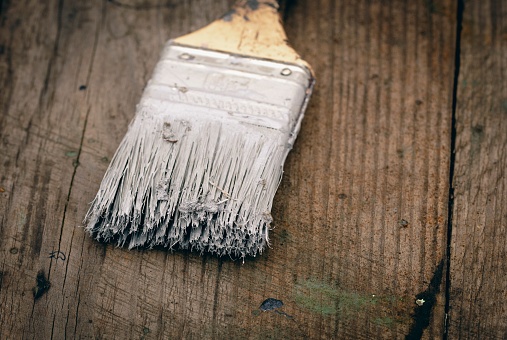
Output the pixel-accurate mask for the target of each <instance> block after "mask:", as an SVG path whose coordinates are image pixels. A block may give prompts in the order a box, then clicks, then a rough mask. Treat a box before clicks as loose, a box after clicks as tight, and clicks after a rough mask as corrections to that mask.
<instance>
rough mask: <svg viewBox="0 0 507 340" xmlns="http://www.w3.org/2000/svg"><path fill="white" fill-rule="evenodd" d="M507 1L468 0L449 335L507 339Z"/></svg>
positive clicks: (462, 51)
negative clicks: (506, 300)
mask: <svg viewBox="0 0 507 340" xmlns="http://www.w3.org/2000/svg"><path fill="white" fill-rule="evenodd" d="M506 17H507V4H506V3H505V2H502V1H470V2H469V1H467V2H466V3H465V7H464V12H463V28H462V34H461V49H460V60H461V62H460V65H461V66H460V74H459V78H458V95H457V110H456V132H457V133H456V161H455V171H454V180H453V187H454V209H453V217H452V218H453V223H452V237H451V246H452V247H451V263H450V264H451V267H450V302H449V304H450V310H449V321H450V329H449V339H506V338H507V308H505V303H504V301H505V298H506V296H507V264H506V263H507V262H506V257H507V159H506V152H507V133H506V132H507V20H506V19H505V18H506Z"/></svg>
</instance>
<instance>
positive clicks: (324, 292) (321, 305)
mask: <svg viewBox="0 0 507 340" xmlns="http://www.w3.org/2000/svg"><path fill="white" fill-rule="evenodd" d="M410 301H411V300H410V298H408V297H399V296H379V295H375V294H372V293H369V292H368V293H365V292H357V291H351V290H346V289H343V288H342V287H339V286H338V285H333V284H329V283H327V282H322V281H318V280H315V279H309V280H304V281H299V282H297V283H296V285H295V294H294V302H295V303H296V305H298V306H299V307H301V308H303V309H305V310H307V311H309V312H312V313H315V314H319V315H322V316H329V317H331V316H337V317H339V318H340V319H350V318H352V317H357V316H360V315H361V317H362V318H368V319H370V321H371V322H373V323H374V324H376V325H378V326H381V327H387V328H391V327H393V326H395V325H396V324H400V323H410V313H411V310H412V307H413V306H412V304H411V303H410Z"/></svg>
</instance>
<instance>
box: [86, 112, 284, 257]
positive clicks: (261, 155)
mask: <svg viewBox="0 0 507 340" xmlns="http://www.w3.org/2000/svg"><path fill="white" fill-rule="evenodd" d="M287 140H288V136H287V132H282V131H279V130H275V129H271V128H266V127H259V126H254V125H249V124H245V123H242V122H236V121H222V120H211V119H203V118H202V117H201V118H200V119H193V120H192V121H190V120H188V119H184V118H182V117H175V118H171V117H168V116H167V115H143V114H139V115H138V116H137V117H136V119H135V120H134V121H133V122H132V124H131V126H130V127H129V131H128V133H127V135H126V136H125V138H124V139H123V141H122V142H121V145H120V147H119V148H118V150H117V152H116V154H115V156H114V157H113V160H112V162H111V165H110V167H109V169H108V170H107V172H106V174H105V177H104V179H103V181H102V184H101V187H100V190H99V192H98V194H97V196H96V197H95V199H94V201H93V203H92V206H91V208H90V210H89V212H88V214H87V217H86V220H87V222H88V223H87V227H86V230H87V231H89V232H90V233H91V234H92V235H93V236H94V237H96V238H97V239H100V240H104V241H115V242H116V243H117V244H118V245H119V246H124V245H126V246H128V247H129V248H133V247H138V246H142V247H150V248H151V247H154V246H158V245H160V246H164V247H168V248H173V247H176V246H177V247H179V248H183V249H195V250H198V251H208V252H212V253H217V254H219V255H224V254H232V255H236V256H242V257H244V256H246V255H256V254H257V253H261V252H262V250H263V249H264V247H265V246H266V244H267V243H268V229H269V226H270V223H271V221H272V219H271V215H270V211H271V205H272V201H273V197H274V195H275V192H276V189H277V187H278V185H279V183H280V179H281V175H282V167H283V162H284V159H285V157H286V155H287V152H288V148H289V145H288V144H287Z"/></svg>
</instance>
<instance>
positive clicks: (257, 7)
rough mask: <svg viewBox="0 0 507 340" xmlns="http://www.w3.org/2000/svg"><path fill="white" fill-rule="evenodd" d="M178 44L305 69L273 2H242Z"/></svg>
mask: <svg viewBox="0 0 507 340" xmlns="http://www.w3.org/2000/svg"><path fill="white" fill-rule="evenodd" d="M175 42H176V43H178V44H183V45H188V46H194V47H199V48H206V49H211V50H218V51H223V52H228V53H233V54H239V55H244V56H251V57H256V58H263V59H269V60H275V61H281V62H287V63H295V64H299V65H301V66H304V67H307V68H308V69H310V70H311V68H310V66H309V65H308V63H307V62H306V61H304V60H302V59H301V57H300V56H299V54H298V53H297V52H296V51H295V50H294V49H293V48H292V47H290V46H289V45H288V44H287V35H286V34H285V31H284V29H283V26H282V23H281V19H280V16H279V15H278V3H277V2H276V1H274V0H257V1H256V0H241V1H238V2H237V3H236V5H235V6H234V7H233V9H231V10H230V11H229V12H227V13H226V14H225V15H224V16H222V18H220V19H218V20H216V21H214V22H212V23H211V24H209V25H207V26H206V27H204V28H202V29H200V30H197V31H195V32H192V33H190V34H187V35H184V36H182V37H179V38H176V39H175Z"/></svg>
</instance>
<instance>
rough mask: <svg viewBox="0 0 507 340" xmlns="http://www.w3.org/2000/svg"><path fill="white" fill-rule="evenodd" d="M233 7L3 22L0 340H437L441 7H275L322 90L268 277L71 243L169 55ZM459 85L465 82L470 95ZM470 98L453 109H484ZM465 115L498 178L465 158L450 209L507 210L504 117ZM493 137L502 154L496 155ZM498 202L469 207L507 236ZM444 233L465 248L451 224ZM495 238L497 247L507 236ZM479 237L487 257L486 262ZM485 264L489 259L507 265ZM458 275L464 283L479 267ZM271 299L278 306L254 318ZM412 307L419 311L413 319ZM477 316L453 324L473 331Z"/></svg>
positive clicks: (446, 158) (49, 8)
mask: <svg viewBox="0 0 507 340" xmlns="http://www.w3.org/2000/svg"><path fill="white" fill-rule="evenodd" d="M499 2H500V1H499ZM231 4H232V2H231V1H225V0H223V1H205V0H200V1H165V0H161V1H157V0H139V1H137V0H123V1H116V0H115V1H99V0H92V1H86V2H83V1H77V0H55V1H45V2H43V1H1V2H0V9H1V19H0V84H1V85H0V86H1V91H0V108H1V110H2V111H1V115H0V137H1V138H0V142H1V151H0V154H1V159H0V161H1V162H0V187H1V190H0V191H2V192H0V273H1V275H0V338H1V339H18V338H37V339H50V338H55V339H63V338H98V339H113V338H118V339H137V338H143V339H167V338H199V339H200V338H217V339H218V338H253V339H265V338H277V339H279V338H292V339H297V338H312V339H319V338H320V339H329V338H364V339H370V338H379V337H380V338H386V339H392V338H405V337H409V338H417V337H420V336H423V337H424V338H438V337H440V336H442V335H443V334H444V319H445V317H444V314H445V313H444V311H445V291H446V289H445V282H444V281H445V280H444V279H445V268H446V261H445V259H446V245H447V243H446V242H447V240H446V238H447V231H448V229H447V227H448V226H447V216H448V202H449V167H450V160H451V150H450V148H451V117H452V93H453V78H454V54H455V42H456V36H455V33H456V25H457V19H456V13H457V8H456V3H455V2H454V1H452V0H447V1H439V2H431V1H426V0H418V1H402V0H396V1H386V2H379V1H373V2H372V1H366V0H363V1H346V0H342V1H334V0H320V1H310V0H308V1H297V2H296V1H294V2H292V1H290V2H286V3H284V4H283V8H284V19H285V27H286V30H287V35H288V37H289V41H290V42H291V43H292V45H293V46H294V47H295V49H296V50H297V51H298V52H299V53H300V54H301V55H302V57H303V58H304V59H306V60H307V61H308V62H309V63H310V64H311V65H312V66H313V67H314V69H315V72H316V75H317V79H318V84H317V87H316V90H315V95H314V97H313V98H312V101H311V103H310V107H309V110H308V112H307V117H306V118H305V121H304V123H303V127H302V132H301V134H300V137H299V139H298V141H297V143H296V145H295V148H294V150H293V151H292V153H291V154H290V156H289V158H288V160H287V165H286V168H285V177H284V179H283V181H282V184H281V187H280V190H279V192H278V193H277V196H276V199H275V204H274V208H273V216H274V219H275V223H274V224H275V229H274V230H273V231H272V233H271V239H272V248H271V249H269V251H268V252H267V253H265V254H264V255H262V256H261V257H259V258H255V259H247V260H246V261H245V263H242V262H241V261H231V260H230V259H227V258H223V259H217V258H215V257H212V256H199V255H198V254H193V253H179V252H175V253H168V252H165V251H163V250H155V251H127V250H124V249H118V248H114V247H113V246H111V245H103V244H99V243H97V242H94V241H92V240H91V239H90V238H89V237H87V236H86V235H85V234H84V232H83V229H82V228H79V226H80V225H81V221H82V219H83V217H84V214H85V212H86V210H87V207H88V202H90V201H91V200H92V198H93V197H94V195H95V193H96V190H97V188H98V186H99V183H100V180H101V178H102V176H103V174H104V171H105V169H106V168H107V165H108V161H109V159H110V158H111V156H112V154H113V153H114V150H115V148H116V147H117V145H118V143H119V141H120V140H121V138H122V136H123V135H124V133H125V131H126V129H127V126H128V123H129V121H130V119H131V118H132V116H133V113H134V107H135V104H136V102H137V101H138V100H139V97H140V95H141V92H142V89H143V86H144V84H145V83H146V82H147V80H148V79H149V77H150V74H151V71H152V69H153V66H154V64H155V62H156V61H157V59H158V55H159V52H160V48H161V46H162V45H163V43H164V42H165V40H166V39H168V38H174V37H177V36H180V35H182V34H185V33H188V32H190V31H193V30H195V29H197V28H199V27H202V26H203V25H204V24H206V23H208V22H210V21H212V20H213V19H215V18H217V17H219V16H220V15H221V14H222V13H224V12H226V11H227V9H228V8H229V6H230V5H231ZM470 8H471V9H473V7H470ZM466 11H468V8H466ZM466 11H465V12H466ZM491 13H492V14H491V15H495V13H494V11H491ZM470 16H473V13H471V14H470ZM465 17H466V16H465ZM499 18H500V17H499V16H498V17H496V19H497V20H496V21H494V23H495V24H493V21H491V26H488V27H491V28H493V27H494V28H495V30H496V31H494V32H497V35H496V40H495V44H497V45H494V46H496V48H497V50H495V51H498V53H500V52H501V51H502V48H503V50H505V39H504V34H505V33H504V32H505V31H501V29H500V27H504V26H501V25H500V19H499ZM477 27H479V26H477ZM503 29H504V28H503ZM502 32H503V33H502ZM502 39H503V40H502ZM491 44H492V43H491ZM502 44H503V45H502ZM487 46H490V45H487ZM491 46H493V45H491ZM473 48H475V47H473V45H470V47H469V49H470V50H472V49H473ZM477 55H479V54H477ZM489 55H490V56H493V54H489ZM470 56H471V58H472V56H476V54H474V53H470ZM492 58H493V57H492ZM496 58H497V59H494V58H493V59H491V60H497V62H500V61H501V60H502V59H499V58H500V57H496ZM470 60H472V59H470ZM503 60H505V59H503ZM464 65H466V62H464ZM469 65H470V71H469V72H472V73H471V78H473V79H476V81H481V80H482V76H481V73H479V72H478V71H477V70H472V67H473V65H475V64H472V63H470V64H469ZM502 65H503V64H502ZM463 69H466V67H465V66H463ZM503 70H504V69H503ZM504 71H505V70H504ZM488 72H491V73H488V74H490V75H491V77H493V75H494V74H495V73H494V71H492V70H489V71H488ZM490 79H493V78H490ZM496 79H501V78H499V76H498V78H496ZM466 91H470V90H469V89H468V90H466ZM466 91H465V90H460V92H459V95H461V96H473V95H474V93H475V92H474V93H470V92H466ZM495 91H497V92H493V91H492V92H486V93H484V96H485V98H487V99H488V100H489V99H492V97H490V96H492V95H496V96H497V97H494V98H493V99H498V100H500V99H501V98H502V93H504V92H501V90H500V89H497V90H495ZM458 102H459V101H458ZM466 102H467V100H466V99H463V103H466ZM485 102H486V103H490V102H489V101H485ZM491 103H492V102H491ZM474 105H475V104H474ZM491 105H493V104H491ZM495 105H499V104H498V103H497V102H495ZM498 107H500V108H503V106H498ZM467 110H468V111H467ZM473 110H474V106H472V105H471V104H467V106H463V108H461V107H459V108H458V115H457V118H458V127H459V126H460V125H459V124H465V125H464V126H466V127H465V128H463V129H460V128H458V135H457V146H460V145H466V143H465V142H466V141H467V138H468V139H470V138H472V139H473V138H475V139H477V138H482V139H481V141H483V143H484V144H481V148H482V145H484V147H485V148H486V146H488V149H485V150H488V152H489V151H491V152H494V154H495V155H497V158H495V159H498V163H497V165H495V166H494V167H491V168H487V169H492V170H491V171H493V174H494V175H495V176H497V177H488V176H491V175H492V173H491V172H489V171H482V170H481V171H479V170H480V169H483V168H477V169H478V170H476V172H475V173H474V175H473V176H474V177H466V178H467V179H465V177H463V176H471V175H467V171H468V170H467V169H465V168H462V167H459V164H463V167H466V166H472V165H474V164H470V161H468V160H466V159H463V158H460V157H465V156H466V155H465V154H463V155H460V154H459V152H462V151H460V149H459V148H458V149H457V151H458V153H457V154H456V166H457V167H456V176H457V177H456V179H455V181H456V183H457V186H456V192H457V191H459V190H460V186H459V182H460V179H459V178H462V179H461V180H474V181H479V182H480V183H484V185H482V184H481V186H480V189H481V190H482V189H483V188H488V189H487V190H490V191H488V192H490V193H491V195H493V194H494V193H497V194H498V195H500V194H501V192H502V191H501V190H504V191H503V192H505V185H503V186H501V185H500V184H501V183H505V172H503V173H501V171H500V169H505V167H504V168H500V166H501V165H502V164H505V162H504V163H502V160H504V158H505V155H504V153H505V150H504V149H502V146H503V145H505V143H504V142H503V144H502V142H501V140H500V138H501V137H502V134H501V131H502V130H500V129H499V126H500V124H501V122H500V121H499V117H500V115H497V116H488V115H485V116H483V118H478V117H475V116H474V117H472V116H471V114H472V112H473ZM460 112H463V113H460ZM467 112H468V113H467ZM460 114H464V115H465V116H463V117H472V118H473V119H484V121H481V122H477V124H480V125H481V126H482V127H483V130H482V132H481V133H483V134H481V133H479V135H480V136H479V135H477V132H476V133H475V135H474V134H472V135H470V133H472V132H473V131H474V130H470V126H472V125H470V124H472V123H470V122H468V123H467V121H466V119H465V120H463V121H461V122H462V123H460V119H462V118H460V117H461V116H460ZM467 115H468V116H467ZM488 117H489V118H488ZM494 117H496V118H494ZM472 118H470V119H472ZM494 119H497V120H494ZM474 122H475V120H474ZM495 122H496V123H495ZM503 123H504V122H503ZM495 125H496V127H497V128H498V130H494V128H495ZM474 126H475V125H474ZM467 128H468V130H467ZM490 129H493V130H491V131H496V133H497V137H496V138H497V140H496V141H495V143H496V144H488V142H487V141H492V139H490V137H489V136H488V137H486V132H488V131H490ZM471 131H472V132H471ZM461 133H463V136H460V134H461ZM488 133H489V132H488ZM467 134H468V135H467ZM467 136H468V137H467ZM470 136H472V137H470ZM473 136H475V137H473ZM478 136H479V137H478ZM460 138H461V139H460ZM491 145H493V146H491ZM481 148H479V149H475V150H476V151H477V152H480V150H483V149H481ZM465 149H466V146H465ZM478 150H479V151H478ZM502 151H503V153H502ZM480 155H484V156H481V157H486V156H485V155H486V154H485V153H482V152H481V153H480ZM491 155H493V154H491ZM491 155H490V158H488V159H486V161H488V162H489V161H491V160H492V159H493V158H491V157H492V156H491ZM467 157H468V156H467ZM502 157H503V158H502ZM475 166H478V165H475ZM485 169H486V168H485ZM495 171H496V172H495ZM458 176H461V177H458ZM502 176H503V177H502ZM495 178H496V179H498V178H500V179H502V178H503V181H504V182H498V183H500V184H499V186H498V189H495V190H497V191H493V190H494V189H493V187H492V186H490V185H492V184H491V183H492V182H491V181H493V179H495ZM481 181H482V182H481ZM498 181H500V180H498ZM467 190H468V189H467ZM466 195H467V191H463V196H461V198H460V196H456V204H455V210H454V211H455V212H457V211H458V210H457V209H459V204H465V203H467V202H468V200H469V198H468V196H466ZM481 195H484V193H481ZM479 197H486V196H479ZM503 197H505V194H504V196H503ZM460 200H461V201H460ZM459 202H463V203H459ZM496 202H497V204H496V206H494V205H491V204H492V203H489V204H487V205H485V204H486V203H485V202H482V201H477V204H478V205H479V204H483V207H484V208H485V207H489V208H488V209H492V212H495V214H496V215H494V214H493V215H490V213H488V214H486V213H485V214H484V215H483V216H484V218H483V220H484V221H490V219H491V218H495V221H500V222H501V220H500V218H503V221H505V217H500V215H501V213H502V210H500V208H499V207H500V204H501V201H496ZM475 211H476V210H474V212H475ZM496 211H498V212H496ZM499 214H500V215H499ZM492 216H496V217H492ZM460 218H461V219H463V220H462V221H468V220H465V219H466V216H461V217H460ZM454 221H455V222H454V223H455V228H454V229H453V238H452V240H453V242H455V244H457V245H458V244H459V235H457V233H458V232H459V230H458V229H457V228H458V227H457V226H459V221H460V220H459V218H458V217H455V219H454ZM497 228H498V229H495V230H497V231H496V232H497V234H496V235H497V237H500V239H501V238H502V237H503V238H504V240H503V242H504V243H503V245H504V244H505V226H503V227H502V225H501V223H498V224H497ZM501 228H503V229H501ZM502 230H503V234H502ZM494 232H495V231H491V232H490V234H487V235H494ZM483 235H486V234H483ZM502 235H503V236H502ZM465 236H466V235H465ZM488 237H490V236H488ZM488 237H486V238H485V237H483V238H482V239H481V240H480V241H481V242H492V240H491V239H490V238H488ZM464 241H467V242H469V239H466V240H465V239H462V241H461V242H464ZM453 244H454V243H453ZM467 245H468V246H469V247H472V248H473V246H474V245H473V244H470V243H467ZM455 249H457V247H455ZM482 249H483V250H484V252H482V253H481V256H483V257H481V258H482V259H485V260H486V259H487V258H486V257H484V256H485V255H486V246H485V245H484V248H482ZM493 249H494V250H493V251H494V252H495V254H497V256H499V255H501V251H502V249H505V248H501V247H500V246H496V248H493ZM503 251H504V250H503ZM504 252H505V251H504ZM451 255H452V254H451ZM63 257H65V259H63ZM461 258H462V259H463V258H465V257H463V256H462V257H461ZM465 259H466V261H468V262H463V263H465V264H467V265H469V263H470V261H471V260H472V258H471V257H466V258H465ZM500 259H501V258H500ZM500 261H501V260H498V262H487V263H490V264H492V265H494V264H496V265H497V266H501V265H502V264H501V262H500ZM489 268H490V269H491V270H494V269H495V268H497V269H496V273H497V275H498V276H497V277H498V279H497V280H496V281H495V282H496V284H497V285H496V286H495V285H492V286H488V287H492V288H491V289H490V290H489V291H494V292H496V294H500V293H501V287H502V286H499V285H500V284H501V283H502V281H501V276H500V274H501V273H502V270H503V272H505V265H503V267H493V266H491V267H488V269H489ZM467 269H468V268H465V269H464V270H463V271H464V272H465V271H467ZM451 270H452V272H451V278H454V277H456V276H455V275H457V274H459V271H460V270H461V269H459V268H458V267H453V265H452V263H451ZM482 273H483V274H485V275H488V273H486V272H484V271H483V272H482ZM37 277H38V278H39V279H38V280H37ZM456 278H457V277H456ZM451 282H453V285H454V286H453V287H451V297H455V296H458V295H457V294H456V292H457V291H458V290H459V289H460V287H461V289H464V291H466V294H468V295H467V296H473V294H477V291H476V290H477V289H478V286H476V285H475V284H476V282H475V281H474V282H473V284H472V285H470V284H469V285H468V286H467V285H466V283H465V284H464V285H462V286H460V284H459V280H455V281H451ZM467 282H468V281H467ZM48 287H49V288H48ZM498 287H500V288H498ZM503 287H505V286H503ZM495 289H496V290H495ZM504 289H505V288H504ZM453 292H454V293H453ZM485 293H486V291H484V292H482V293H481V294H485ZM495 297H496V298H497V299H498V297H499V296H498V295H496V296H495ZM266 298H276V299H279V300H282V301H283V303H284V306H283V307H281V308H279V309H277V310H275V311H268V312H260V311H259V306H260V304H261V303H262V301H264V300H265V299H266ZM481 298H482V299H483V300H481V301H484V303H483V306H487V304H488V303H491V304H492V306H495V307H492V308H493V309H488V310H490V311H493V312H495V311H496V312H498V313H499V316H498V317H496V316H495V317H494V318H492V319H491V323H489V324H486V325H493V326H494V325H496V326H495V327H497V328H496V329H497V330H498V331H497V332H496V333H494V334H496V335H501V333H500V332H501V330H502V328H501V327H502V324H501V322H502V321H501V320H500V316H501V315H502V314H500V313H501V312H502V308H503V307H502V305H501V304H499V303H500V302H493V301H491V300H487V299H488V298H487V296H486V295H481ZM416 299H424V300H425V303H424V304H423V305H422V306H418V305H417V304H416V303H415V301H416ZM453 301H457V300H456V299H455V300H451V309H450V311H451V312H452V314H451V331H453V332H458V331H460V332H461V333H460V334H461V336H463V337H466V335H467V334H470V336H471V337H472V334H474V333H473V332H472V329H471V328H467V327H468V325H464V324H459V323H458V322H459V320H458V318H460V316H457V315H458V314H455V313H461V315H462V314H463V313H464V311H466V310H470V309H469V308H471V306H470V305H463V306H462V307H461V309H453V308H454V303H456V302H453ZM481 303H482V302H481ZM493 303H497V304H496V305H493ZM494 308H497V309H494ZM460 310H462V312H459V311H460ZM474 311H476V312H474ZM482 311H485V309H483V310H482ZM480 312H481V309H475V310H473V311H472V312H471V313H470V314H469V315H473V317H467V318H463V319H462V320H463V322H471V323H470V325H471V326H473V325H475V324H474V323H476V322H477V321H476V319H474V318H477V317H480V316H482V315H480ZM474 313H475V314H474ZM503 313H504V314H503V315H505V309H503ZM495 320H496V321H495ZM494 322H496V323H495V324H494ZM481 325H482V324H481ZM503 327H505V324H503ZM451 334H452V333H451ZM491 334H493V333H491Z"/></svg>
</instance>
